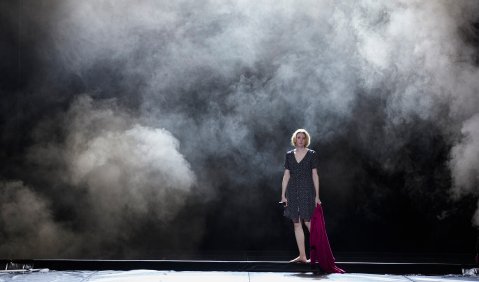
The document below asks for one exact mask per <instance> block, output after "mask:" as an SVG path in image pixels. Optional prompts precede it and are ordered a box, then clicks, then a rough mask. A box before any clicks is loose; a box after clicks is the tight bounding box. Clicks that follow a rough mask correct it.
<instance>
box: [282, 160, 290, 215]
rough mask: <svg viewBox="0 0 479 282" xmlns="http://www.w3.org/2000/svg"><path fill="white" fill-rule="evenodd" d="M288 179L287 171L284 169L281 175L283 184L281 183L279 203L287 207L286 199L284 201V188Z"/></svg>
mask: <svg viewBox="0 0 479 282" xmlns="http://www.w3.org/2000/svg"><path fill="white" fill-rule="evenodd" d="M289 177H290V174H289V169H285V170H284V174H283V182H282V183H281V202H283V203H285V204H284V205H285V206H287V205H288V199H286V187H288V182H289Z"/></svg>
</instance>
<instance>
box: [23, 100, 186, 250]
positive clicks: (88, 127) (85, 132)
mask: <svg viewBox="0 0 479 282" xmlns="http://www.w3.org/2000/svg"><path fill="white" fill-rule="evenodd" d="M62 118H63V120H62V121H61V128H62V129H63V130H64V134H65V135H66V140H65V142H64V143H58V144H55V143H47V144H42V143H40V144H38V145H36V146H35V147H33V148H32V149H31V151H30V159H31V161H32V162H34V163H36V164H37V165H38V166H44V167H60V169H59V170H58V171H56V172H53V171H51V172H49V174H50V176H49V177H55V178H54V179H51V180H50V181H51V182H52V183H54V184H55V183H56V184H58V183H61V182H63V185H65V186H66V187H67V189H66V190H64V191H61V192H62V193H67V194H68V193H77V192H78V191H84V193H85V194H84V195H83V196H82V198H79V199H78V202H77V204H78V205H80V206H82V209H81V210H82V214H81V218H82V220H81V221H83V222H87V224H86V225H85V226H83V227H82V230H80V231H79V232H81V233H83V234H77V235H81V236H83V238H84V239H85V238H88V240H83V241H82V243H83V244H85V245H83V246H81V247H82V248H85V249H88V250H89V251H93V250H94V249H95V248H96V247H98V246H101V245H102V244H105V243H107V242H110V243H111V242H115V241H116V240H120V239H125V238H126V239H128V238H129V236H131V235H132V234H134V231H133V230H134V228H132V227H131V224H132V223H134V222H135V221H138V220H144V219H145V218H152V222H153V223H155V222H156V224H167V223H169V222H171V221H173V220H174V219H175V216H176V214H177V213H178V211H179V210H181V208H182V207H183V205H184V200H185V198H186V197H187V196H188V195H189V192H190V191H191V188H192V186H193V185H194V181H195V175H194V173H193V172H192V171H191V169H190V166H189V163H188V162H187V161H186V160H185V159H184V157H183V156H182V154H181V153H180V152H179V143H178V141H177V140H176V139H175V138H174V137H173V136H172V135H171V134H170V133H169V132H168V131H166V130H164V129H157V128H150V127H146V126H142V125H140V124H139V123H138V122H137V121H135V119H134V118H132V117H129V116H128V115H127V114H125V113H122V112H121V110H120V109H119V108H118V107H116V106H115V103H114V102H112V101H107V102H103V103H101V102H94V101H93V100H92V99H91V98H90V97H88V96H81V97H80V98H78V99H77V100H76V101H75V102H74V104H73V105H72V106H71V108H70V110H69V111H68V112H67V113H65V115H64V116H63V117H62ZM55 173H56V175H55ZM70 189H72V190H71V191H69V190H70ZM57 192H59V191H57ZM61 198H62V197H60V200H61ZM120 249H121V247H120Z"/></svg>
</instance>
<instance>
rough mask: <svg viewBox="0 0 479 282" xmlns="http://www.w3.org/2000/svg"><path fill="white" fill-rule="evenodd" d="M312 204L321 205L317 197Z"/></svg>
mask: <svg viewBox="0 0 479 282" xmlns="http://www.w3.org/2000/svg"><path fill="white" fill-rule="evenodd" d="M314 203H315V204H316V205H321V200H320V199H319V197H316V199H315V200H314Z"/></svg>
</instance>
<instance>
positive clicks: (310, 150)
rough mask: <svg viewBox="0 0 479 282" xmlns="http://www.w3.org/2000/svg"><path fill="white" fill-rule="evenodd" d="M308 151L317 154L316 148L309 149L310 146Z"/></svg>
mask: <svg viewBox="0 0 479 282" xmlns="http://www.w3.org/2000/svg"><path fill="white" fill-rule="evenodd" d="M308 152H309V153H311V154H317V153H316V151H315V150H312V149H309V148H308Z"/></svg>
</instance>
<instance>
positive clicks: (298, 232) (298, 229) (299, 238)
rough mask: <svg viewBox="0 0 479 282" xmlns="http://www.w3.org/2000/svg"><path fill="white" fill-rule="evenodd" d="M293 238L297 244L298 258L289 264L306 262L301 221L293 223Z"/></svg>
mask: <svg viewBox="0 0 479 282" xmlns="http://www.w3.org/2000/svg"><path fill="white" fill-rule="evenodd" d="M293 225H294V236H295V237H296V243H297V244H298V250H299V257H297V258H295V259H293V260H291V261H290V262H307V258H306V251H305V246H304V231H303V226H302V225H301V221H299V222H293Z"/></svg>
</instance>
